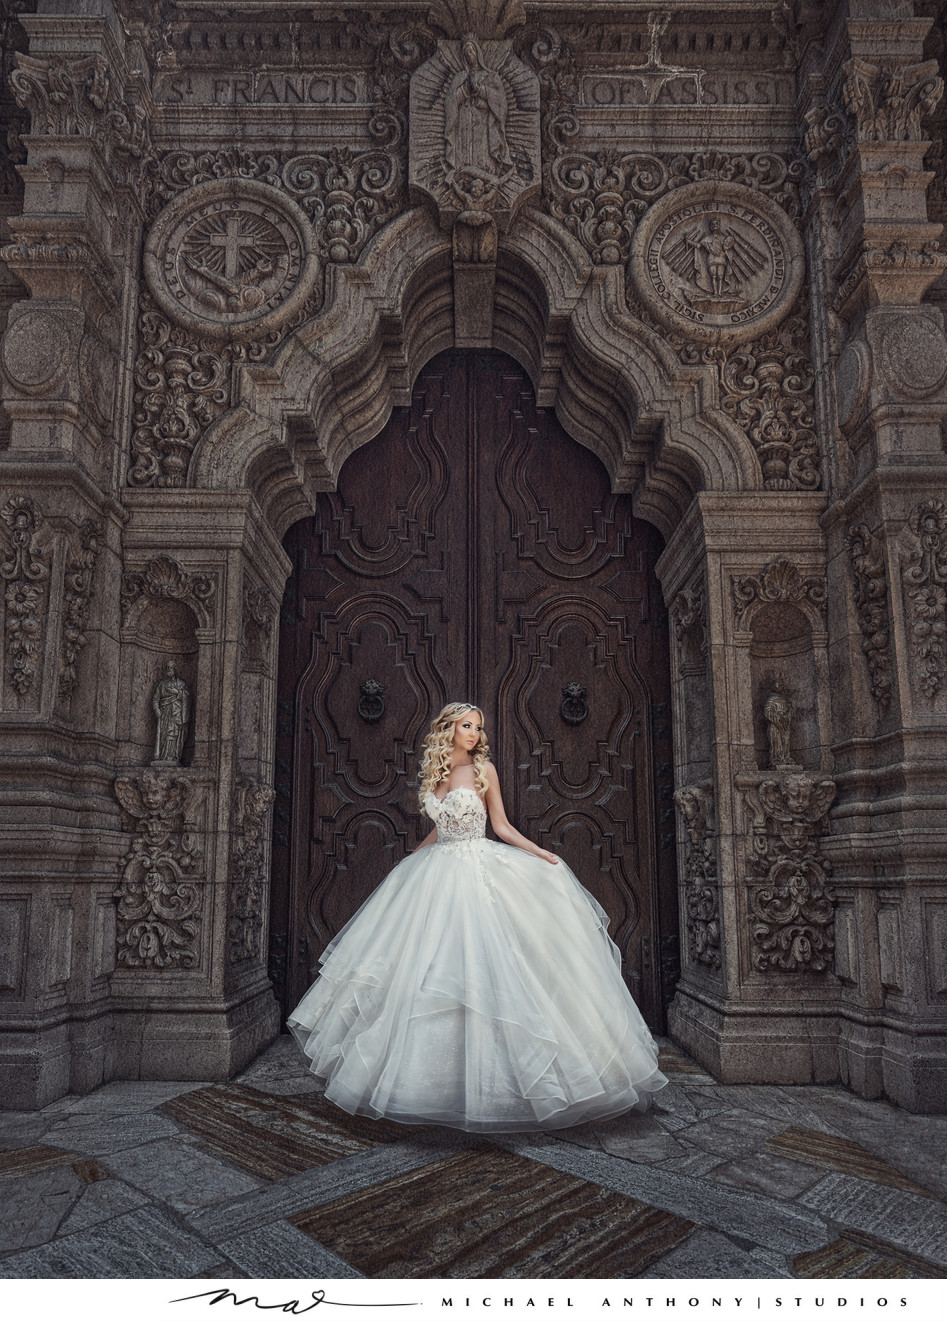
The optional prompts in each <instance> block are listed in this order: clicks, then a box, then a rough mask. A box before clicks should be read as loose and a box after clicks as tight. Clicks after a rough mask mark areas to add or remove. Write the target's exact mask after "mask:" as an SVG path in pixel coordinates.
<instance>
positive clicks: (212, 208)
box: [145, 177, 320, 340]
mask: <svg viewBox="0 0 947 1324" xmlns="http://www.w3.org/2000/svg"><path fill="white" fill-rule="evenodd" d="M319 270H320V269H319V259H318V257H317V256H316V240H315V235H314V234H313V231H312V227H311V225H310V223H309V220H308V218H307V216H306V214H305V213H304V212H303V210H302V208H300V207H299V206H297V205H296V203H295V202H293V201H292V200H291V199H290V198H288V197H286V195H285V194H284V193H281V192H279V191H278V190H277V189H275V188H271V187H270V186H269V185H268V184H263V183H261V182H260V181H259V180H248V179H238V178H233V177H231V178H229V179H219V180H214V181H212V182H208V183H206V184H198V185H196V186H195V187H194V188H191V189H188V190H187V191H186V192H185V193H181V194H179V195H178V197H176V198H175V199H174V200H173V201H172V202H170V203H169V204H168V206H167V207H165V208H164V210H163V211H162V212H161V213H160V215H159V216H158V218H157V220H156V221H155V223H154V225H153V226H152V227H151V230H150V232H149V235H148V239H147V241H146V244H145V277H146V279H147V281H148V285H149V288H150V290H151V293H152V295H153V296H154V298H155V301H156V302H157V304H158V306H159V307H160V308H161V310H162V311H163V312H164V313H165V314H166V315H167V316H168V317H169V318H171V320H172V321H174V322H176V323H178V324H179V325H180V326H183V327H186V328H187V329H188V330H189V331H193V332H195V333H196V334H197V335H200V336H216V337H218V338H222V339H228V340H229V339H232V338H238V339H239V338H247V337H253V336H256V335H262V334H265V333H266V332H267V331H271V330H273V329H275V328H276V327H278V326H280V325H282V324H285V323H286V322H288V321H289V320H290V319H291V318H292V316H293V314H294V313H295V312H296V311H297V310H298V309H299V308H301V307H302V306H303V305H304V304H305V302H306V300H307V299H308V298H309V296H310V295H311V294H312V292H313V290H314V289H315V286H316V282H317V281H318V279H319Z"/></svg>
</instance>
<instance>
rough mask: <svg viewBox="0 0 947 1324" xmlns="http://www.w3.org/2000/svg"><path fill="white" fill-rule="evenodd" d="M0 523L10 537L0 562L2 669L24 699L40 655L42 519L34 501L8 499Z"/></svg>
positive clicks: (45, 576)
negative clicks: (38, 534)
mask: <svg viewBox="0 0 947 1324" xmlns="http://www.w3.org/2000/svg"><path fill="white" fill-rule="evenodd" d="M0 518H2V519H3V521H4V523H5V524H6V525H7V526H8V527H9V529H10V533H11V535H12V537H13V550H12V552H11V554H10V556H9V557H8V559H7V560H5V561H2V562H0V579H2V580H4V581H5V583H6V589H5V590H4V595H3V601H4V607H5V609H6V611H5V624H4V629H5V632H6V641H7V667H8V669H9V673H10V682H11V684H12V685H13V688H14V689H15V690H16V692H17V694H20V695H24V694H28V693H29V692H30V690H31V689H32V688H33V685H34V682H35V681H36V674H37V666H38V663H39V660H40V658H41V657H42V653H43V647H42V645H43V631H44V628H45V622H46V610H45V607H46V595H47V592H48V587H49V569H50V560H49V555H48V553H46V552H45V551H43V550H42V549H41V548H40V547H39V546H37V543H36V539H35V534H36V530H37V528H38V527H39V525H40V523H41V522H42V514H41V513H40V508H39V506H38V505H37V504H36V502H35V501H33V500H32V499H31V498H30V497H24V496H15V497H11V498H10V500H9V501H8V502H7V504H6V505H5V506H4V507H3V510H0Z"/></svg>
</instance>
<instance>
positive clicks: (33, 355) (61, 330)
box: [2, 308, 69, 394]
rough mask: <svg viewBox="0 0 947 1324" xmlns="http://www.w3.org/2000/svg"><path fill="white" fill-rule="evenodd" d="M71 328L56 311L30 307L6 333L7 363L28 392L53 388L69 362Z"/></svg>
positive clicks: (17, 383) (9, 371) (4, 351)
mask: <svg viewBox="0 0 947 1324" xmlns="http://www.w3.org/2000/svg"><path fill="white" fill-rule="evenodd" d="M68 349H69V331H68V330H67V328H66V326H65V325H64V324H63V323H62V321H60V319H59V318H58V317H56V316H55V314H54V313H50V312H47V311H46V310H45V309H40V308H36V309H34V308H28V309H27V311H26V312H24V313H22V314H21V315H20V316H19V317H18V318H17V319H16V321H11V323H10V325H9V326H8V328H7V332H6V335H5V336H4V337H3V348H2V355H3V366H4V368H5V369H6V373H7V376H8V377H9V379H10V381H11V382H12V383H13V384H14V386H17V387H19V389H20V390H21V391H23V392H24V393H25V394H33V393H37V392H43V391H45V390H47V389H51V388H52V386H53V385H54V384H55V383H56V380H57V378H58V377H59V375H60V372H61V370H62V369H63V367H64V366H65V361H66V354H67V352H68Z"/></svg>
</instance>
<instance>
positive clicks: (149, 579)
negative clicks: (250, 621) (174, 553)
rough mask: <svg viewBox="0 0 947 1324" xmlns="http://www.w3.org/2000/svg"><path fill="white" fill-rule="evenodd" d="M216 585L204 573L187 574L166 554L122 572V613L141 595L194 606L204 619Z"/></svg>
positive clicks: (211, 604) (209, 610)
mask: <svg viewBox="0 0 947 1324" xmlns="http://www.w3.org/2000/svg"><path fill="white" fill-rule="evenodd" d="M216 591H217V585H216V583H215V581H214V579H213V578H212V577H210V576H208V575H199V574H190V573H188V571H187V570H185V569H184V567H183V566H182V565H181V564H180V562H178V561H175V560H173V559H172V558H171V557H170V556H156V557H155V558H154V559H153V560H151V561H149V562H148V565H147V566H146V567H145V569H144V570H128V571H126V572H125V574H124V575H122V590H121V599H122V615H123V616H127V614H128V610H129V608H130V607H131V606H132V604H133V603H135V602H137V601H138V599H139V598H140V597H142V596H147V597H151V598H171V599H173V600H176V601H179V602H186V603H188V604H189V605H190V606H192V607H195V608H197V610H198V617H199V618H200V619H202V620H206V619H208V618H209V617H210V615H211V614H212V611H213V600H214V595H215V594H216Z"/></svg>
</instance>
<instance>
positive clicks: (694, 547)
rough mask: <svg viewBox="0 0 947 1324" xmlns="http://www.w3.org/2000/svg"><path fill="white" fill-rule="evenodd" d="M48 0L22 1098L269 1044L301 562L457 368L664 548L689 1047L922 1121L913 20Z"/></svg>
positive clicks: (23, 108)
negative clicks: (509, 382) (288, 658)
mask: <svg viewBox="0 0 947 1324" xmlns="http://www.w3.org/2000/svg"><path fill="white" fill-rule="evenodd" d="M34 9H35V6H34V5H32V4H31V3H30V0H24V2H23V3H20V2H19V0H18V3H16V4H14V5H9V6H7V7H6V8H5V9H4V11H3V12H4V18H3V20H2V33H3V41H4V49H3V53H2V74H3V80H4V82H3V87H2V89H0V133H2V134H3V135H4V137H5V139H6V141H7V143H8V144H9V146H10V152H9V154H8V157H5V158H4V162H3V165H2V167H0V337H2V338H0V380H2V403H0V476H2V482H0V580H2V612H3V619H2V630H0V647H2V659H0V732H2V740H0V744H2V759H0V765H2V770H0V861H2V867H0V876H2V878H3V879H4V880H16V881H15V883H14V882H10V881H4V882H2V883H0V907H3V906H7V907H8V910H9V914H10V915H11V916H12V917H13V918H12V919H11V921H10V924H9V925H7V926H6V927H2V928H0V942H7V943H8V946H9V949H10V950H9V951H7V952H2V951H0V963H3V968H5V969H6V968H8V967H9V969H10V970H11V971H14V972H15V977H14V976H13V975H11V977H10V980H9V981H8V983H9V987H6V986H5V987H4V988H3V989H0V1082H2V1083H0V1088H2V1091H3V1094H4V1099H5V1101H8V1102H10V1103H12V1104H14V1105H15V1106H24V1107H26V1106H34V1105H36V1104H37V1103H40V1104H42V1103H46V1102H48V1101H50V1100H51V1099H54V1098H56V1097H58V1096H59V1095H60V1094H62V1093H64V1092H66V1091H67V1090H70V1089H71V1090H74V1091H81V1090H85V1089H89V1088H92V1087H93V1086H94V1085H96V1084H97V1083H99V1082H101V1081H102V1080H104V1079H111V1078H115V1077H123V1076H124V1077H135V1076H141V1075H150V1076H154V1077H161V1076H167V1077H174V1078H180V1077H187V1076H191V1077H195V1078H200V1079H206V1078H207V1077H208V1076H209V1075H213V1076H215V1077H218V1078H221V1079H223V1078H226V1077H227V1076H228V1075H230V1074H232V1073H233V1072H234V1071H236V1070H237V1069H239V1067H240V1066H241V1065H242V1064H243V1063H245V1062H246V1061H248V1060H249V1059H250V1058H251V1057H252V1056H253V1054H254V1053H256V1052H257V1051H259V1049H260V1048H261V1047H262V1046H263V1045H264V1044H265V1043H266V1042H268V1041H269V1039H270V1038H271V1037H272V1036H273V1035H274V1034H275V1033H276V1031H277V1029H278V1021H279V1017H278V1013H277V1008H276V1003H275V1001H274V999H273V994H272V988H271V984H270V980H269V978H268V976H267V968H268V962H269V965H270V968H271V969H272V970H274V971H275V972H277V973H279V970H280V968H281V963H283V962H285V960H286V959H295V956H294V954H292V953H290V954H289V956H287V953H286V952H285V951H282V950H279V949H277V948H274V949H273V950H272V951H271V950H269V939H268V937H267V934H268V925H267V913H268V905H269V891H270V881H271V880H270V851H269V843H270V832H271V828H270V824H269V817H270V812H269V811H270V804H271V801H272V800H273V796H274V791H271V790H270V789H269V788H270V787H274V788H275V794H276V800H275V813H274V818H275V819H276V822H275V824H274V828H273V832H274V840H277V841H280V842H282V841H284V840H288V837H289V835H290V834H291V833H292V830H293V829H292V822H291V821H290V820H289V819H288V818H287V810H286V781H287V776H286V773H285V770H284V769H280V768H279V767H277V765H276V761H275V740H276V729H277V719H278V720H279V722H280V723H284V724H285V723H290V722H292V721H294V720H296V717H297V715H296V714H294V713H293V712H292V711H284V712H280V713H277V711H276V677H277V673H278V670H279V658H278V656H277V633H278V632H277V630H276V628H275V623H276V612H277V605H278V604H279V602H280V600H281V598H282V594H283V589H284V585H285V582H286V576H287V573H288V560H287V556H286V554H285V552H284V551H283V549H282V546H281V542H282V539H283V538H284V535H285V534H286V532H287V530H288V529H289V528H290V527H291V526H292V524H293V523H294V522H295V521H297V520H300V519H302V518H304V517H306V516H308V515H310V514H311V512H312V509H313V503H314V500H315V494H316V493H317V492H320V491H333V490H334V489H335V488H336V487H337V484H338V477H339V471H340V469H341V466H342V465H343V463H344V462H345V460H346V458H347V457H348V456H350V455H351V454H352V453H353V452H354V451H355V450H357V449H358V447H360V446H361V445H362V444H363V443H366V442H368V441H369V440H370V439H371V438H373V437H374V436H375V435H376V434H377V433H378V432H379V430H380V429H381V427H382V426H383V425H384V424H385V422H386V421H387V419H388V418H389V417H390V415H391V413H392V411H393V410H395V409H397V408H399V407H401V406H404V405H407V404H409V403H410V400H411V390H412V385H413V383H414V381H415V379H416V377H417V375H418V373H419V372H420V370H421V369H422V367H424V365H425V364H426V363H427V362H428V361H429V360H430V359H431V358H433V357H434V355H436V354H438V353H440V352H441V351H442V350H445V349H447V348H451V347H453V348H454V349H456V350H457V351H458V352H461V353H462V352H465V351H466V350H471V349H486V350H490V349H493V350H496V351H499V352H502V353H506V354H511V355H512V356H513V357H514V358H516V359H517V360H518V362H519V363H520V364H521V365H522V366H523V368H524V369H525V370H526V371H527V373H528V375H529V377H530V379H531V381H532V382H533V383H534V385H535V388H536V396H537V403H538V406H539V407H540V408H541V409H543V410H550V411H555V413H556V415H557V417H558V419H559V420H560V422H561V423H562V424H563V426H564V427H565V428H566V429H567V430H568V431H569V432H570V433H571V435H572V436H573V437H574V438H575V439H576V440H577V441H579V442H581V443H582V444H583V445H585V446H587V447H588V448H589V449H590V450H592V451H593V452H594V453H595V455H596V456H597V457H598V459H599V460H600V461H601V462H602V464H603V465H604V466H605V468H606V469H607V471H608V474H609V477H610V480H611V483H612V486H613V489H614V490H615V491H616V492H627V493H631V494H632V497H633V501H634V511H635V517H636V518H637V519H640V520H644V521H649V522H651V523H652V524H654V525H655V526H657V528H658V529H659V531H660V533H661V535H662V537H663V538H664V540H665V550H664V552H663V554H662V556H661V559H660V561H659V562H658V575H659V577H660V581H661V590H662V592H663V596H664V601H665V603H666V604H667V606H668V612H669V618H670V629H669V639H668V647H669V653H670V657H671V688H672V694H673V712H672V719H673V720H672V731H671V735H672V741H673V746H674V759H673V767H672V766H671V764H670V763H667V764H662V772H661V774H660V778H659V780H660V786H659V787H658V791H657V795H658V799H659V800H660V802H661V807H660V816H661V826H660V831H661V832H662V833H664V834H665V838H666V841H665V842H664V843H663V844H664V845H666V846H667V849H668V850H670V849H671V847H672V846H673V844H674V841H673V833H674V829H675V825H676V828H677V851H678V866H679V877H680V929H681V932H682V934H683V935H686V940H685V941H684V942H683V943H682V945H681V972H680V979H679V980H678V982H677V985H676V993H675V997H674V1001H673V1003H672V1004H671V1006H670V1008H669V1011H668V1027H669V1030H670V1033H671V1034H672V1035H673V1036H674V1037H675V1038H677V1039H678V1040H679V1041H680V1042H681V1043H682V1044H683V1045H684V1046H685V1047H686V1048H687V1049H688V1050H689V1051H690V1052H692V1053H694V1054H695V1055H696V1056H697V1057H698V1058H699V1059H700V1060H701V1061H702V1062H704V1063H706V1064H707V1066H708V1067H709V1068H710V1069H712V1070H713V1071H715V1072H716V1073H717V1074H718V1075H720V1076H721V1077H722V1078H724V1079H727V1080H745V1081H763V1080H773V1079H780V1080H783V1081H789V1082H792V1081H808V1080H820V1081H835V1080H842V1081H844V1082H846V1083H848V1084H849V1085H851V1086H852V1088H854V1089H856V1090H858V1091H860V1092H861V1093H863V1094H865V1095H867V1096H872V1097H874V1096H877V1095H879V1094H886V1095H887V1096H889V1097H890V1098H892V1099H895V1100H897V1101H899V1102H901V1103H903V1104H904V1105H905V1106H907V1107H911V1108H916V1109H927V1108H936V1107H940V1108H942V1107H943V1100H944V1098H945V1095H947V1090H945V1081H947V1019H945V1002H944V988H943V982H944V981H943V979H942V978H941V975H940V974H938V973H937V972H939V971H941V972H942V970H943V958H942V953H941V951H940V947H939V945H938V942H939V939H938V935H940V934H942V933H943V932H944V925H945V924H947V920H945V918H944V917H945V916H947V890H945V885H944V879H943V867H942V861H943V858H944V856H945V854H947V831H945V828H944V823H945V822H947V815H945V812H944V810H945V799H947V784H945V782H944V778H943V775H942V773H943V766H942V765H943V757H942V750H943V743H944V739H945V727H947V679H945V678H947V608H945V602H947V514H945V510H947V505H945V503H947V462H945V450H944V441H943V438H944V435H945V427H947V424H945V419H947V335H945V331H944V313H945V311H947V275H945V265H947V258H945V256H944V253H943V252H942V250H941V247H940V245H941V242H942V235H941V231H942V226H943V223H944V221H947V166H945V162H947V149H945V141H944V134H945V132H947V109H945V104H944V99H943V95H942V93H943V80H944V77H945V60H947V56H945V42H944V40H943V32H944V30H945V29H947V11H945V8H944V5H943V3H942V2H941V0H915V3H914V4H913V5H912V4H907V5H901V6H900V8H899V10H898V14H897V16H896V17H895V16H886V15H887V10H886V9H885V7H884V6H878V5H877V4H869V3H867V0H834V2H833V3H832V4H828V5H814V4H810V3H806V2H804V0H792V2H791V3H789V4H786V5H783V6H781V7H779V6H777V7H776V8H774V7H773V6H765V5H760V6H757V7H751V6H748V5H747V4H745V3H736V0H734V3H733V4H732V5H727V4H726V3H723V4H722V5H718V6H716V7H714V8H713V11H712V12H711V8H710V7H706V6H705V7H704V8H703V9H698V8H696V7H694V6H687V7H684V8H679V9H677V10H674V11H673V12H670V11H669V12H667V13H664V12H657V11H655V10H654V9H653V6H652V7H649V5H648V4H646V3H644V2H643V0H642V3H637V0H636V2H635V3H630V4H625V5H622V6H617V7H616V6H612V7H610V8H601V7H599V6H585V7H584V8H583V7H582V6H578V5H576V6H574V7H570V6H569V5H567V4H558V5H556V6H555V7H553V8H552V9H550V8H549V7H545V8H544V7H543V6H541V5H539V4H532V3H530V0H435V2H434V3H432V2H431V0H424V3H414V2H413V0H407V2H406V3H405V4H404V5H402V6H399V7H393V6H391V5H386V4H381V3H376V2H375V0H363V3H361V4H359V5H356V6H355V7H354V8H350V9H340V8H339V7H338V6H330V5H328V4H326V3H323V0H314V3H310V4H308V5H305V6H303V5H296V4H294V3H292V0H286V3H273V4H270V5H268V6H264V7H262V8H261V7H260V6H259V5H258V4H254V3H253V2H252V0H229V2H228V3H227V4H226V5H225V4H223V3H221V4H219V5H218V4H216V3H214V2H213V0H202V3H201V4H194V5H191V4H189V3H188V0H175V3H174V4H173V5H170V6H163V7H156V6H154V5H151V6H149V5H146V4H144V3H142V2H141V0H100V3H97V4H96V5H95V6H94V7H91V8H90V7H89V6H85V5H79V4H77V3H74V0H47V3H45V4H44V5H43V6H42V10H41V12H33V11H34ZM93 10H94V12H93ZM882 11H884V12H882ZM709 143H711V144H713V145H712V146H708V144H709ZM385 495H386V494H385V491H384V490H383V489H382V488H381V487H380V488H379V500H380V501H383V500H384V498H385ZM596 518H597V517H596ZM622 573H624V572H622ZM621 582H622V581H621V575H619V576H618V577H617V578H616V580H615V583H616V585H620V584H621ZM330 591H331V585H330V584H329V582H328V576H327V588H326V592H327V593H329V592H330ZM620 592H621V589H620V588H616V593H620ZM169 666H171V667H172V668H173V672H174V677H175V679H176V680H179V681H180V683H181V684H182V685H183V686H184V687H185V688H186V691H187V694H188V696H189V711H188V719H187V722H186V725H185V726H184V727H182V728H181V729H180V730H179V731H176V732H175V741H174V746H175V749H174V752H175V757H176V759H177V760H178V761H179V765H178V762H174V761H173V760H169V761H166V762H165V763H163V764H162V763H161V762H160V761H159V763H155V762H154V759H155V715H154V713H153V711H152V706H151V705H152V695H153V694H154V692H155V688H156V685H157V684H158V683H159V681H160V678H161V677H162V676H164V675H167V674H168V667H169ZM375 674H376V673H374V672H367V673H366V674H364V675H362V676H360V677H358V683H357V684H356V686H355V690H354V691H353V697H352V703H351V710H352V714H353V720H354V721H355V723H356V725H357V730H358V731H359V732H360V733H361V737H360V738H362V739H374V738H375V737H376V736H378V734H379V732H381V731H382V730H383V728H384V722H385V715H386V713H387V712H388V711H390V709H389V707H388V705H390V703H391V701H392V700H391V695H390V693H389V692H388V690H386V686H385V685H384V684H382V682H381V681H379V680H377V679H376V678H375ZM359 685H360V686H361V688H359ZM557 687H558V689H559V690H561V701H560V699H557V705H559V704H560V702H561V706H559V707H558V708H557V712H556V715H555V719H556V720H557V721H560V720H561V721H562V722H563V723H565V725H566V727H567V728H569V729H570V730H572V729H574V730H575V731H576V732H577V733H578V732H583V733H587V731H588V730H589V723H591V722H592V721H594V720H595V719H594V715H590V713H589V703H588V694H587V693H586V692H585V691H584V689H583V683H580V682H579V681H576V680H575V678H574V673H573V674H571V675H570V674H564V675H563V677H562V679H561V681H557ZM774 695H775V696H777V698H776V701H773V696H774ZM291 707H292V705H290V708H291ZM639 716H640V715H638V714H635V720H638V717H639ZM652 717H653V722H652V726H653V727H654V729H656V724H657V721H658V719H657V717H655V716H654V715H652ZM663 720H664V719H663V717H662V719H661V721H662V722H663ZM780 723H782V725H780ZM353 738H354V737H353ZM172 763H173V766H172ZM674 787H676V788H678V789H677V790H676V791H674V789H673V788H674ZM672 796H673V803H672ZM662 797H663V798H662ZM665 802H666V803H665ZM674 803H676V805H677V810H678V812H677V816H676V824H675V808H674ZM829 876H831V879H832V883H831V887H830V885H829V882H828V878H829ZM116 880H119V881H118V883H117V884H116ZM64 897H65V898H66V899H65V900H64ZM27 902H28V904H27ZM63 907H66V908H67V909H68V915H69V917H70V918H69V923H68V925H67V924H66V923H65V921H63V922H62V923H59V921H57V924H58V925H59V927H58V928H57V929H56V932H57V934H59V935H60V937H59V938H57V942H58V943H59V947H60V948H62V951H61V953H60V956H57V959H56V961H55V962H53V964H54V965H55V967H56V979H55V981H52V977H51V975H50V968H51V967H50V966H49V965H48V964H46V963H43V962H41V961H39V960H38V959H37V958H34V952H35V951H37V950H39V946H40V944H39V943H38V941H31V940H30V933H29V932H28V930H29V928H30V926H31V925H33V924H36V925H42V924H43V923H44V922H45V920H44V916H48V915H51V914H53V912H55V913H56V914H57V915H58V914H59V913H60V911H62V913H64V914H65V910H63ZM3 913H4V914H6V913H7V911H6V910H4V912H3ZM37 932H39V930H38V929H37ZM73 934H74V935H75V939H74V940H73V938H72V936H71V935H73ZM62 935H70V936H69V938H68V941H67V939H66V937H63V936H62ZM843 935H844V936H843ZM670 937H671V941H672V942H673V935H670ZM67 948H68V950H67ZM57 950H59V949H58V948H57ZM60 957H61V959H60ZM66 969H68V971H69V975H68V979H67V981H66V982H63V979H62V978H61V977H60V976H61V974H62V971H63V970H66ZM895 970H896V971H897V972H899V973H898V974H897V977H896V978H895V976H894V975H892V974H891V971H895ZM885 972H887V974H886V973H885ZM931 972H934V973H931ZM777 1036H778V1038H779V1041H780V1043H781V1045H782V1046H783V1051H782V1052H781V1053H780V1054H779V1059H778V1061H774V1057H773V1055H772V1054H771V1052H770V1051H769V1045H770V1044H771V1043H772V1041H773V1038H774V1037H777Z"/></svg>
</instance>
